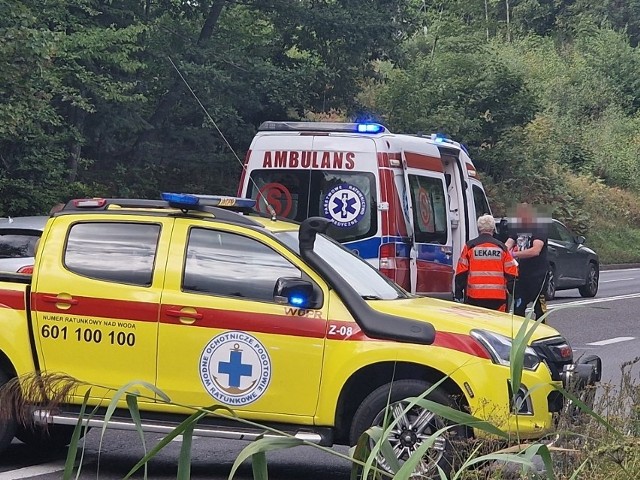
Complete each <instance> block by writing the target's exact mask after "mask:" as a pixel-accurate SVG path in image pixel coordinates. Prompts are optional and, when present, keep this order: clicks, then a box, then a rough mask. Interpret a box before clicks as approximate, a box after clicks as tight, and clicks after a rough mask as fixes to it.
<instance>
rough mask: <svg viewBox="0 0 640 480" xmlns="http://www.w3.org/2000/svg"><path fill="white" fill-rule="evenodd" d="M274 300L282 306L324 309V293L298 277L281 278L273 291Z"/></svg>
mask: <svg viewBox="0 0 640 480" xmlns="http://www.w3.org/2000/svg"><path fill="white" fill-rule="evenodd" d="M273 299H274V301H275V302H276V303H279V304H281V305H291V306H292V307H300V308H309V309H318V308H322V291H321V290H320V289H319V288H318V287H317V286H316V285H315V284H314V283H312V282H310V281H309V280H305V279H303V278H298V277H280V278H279V279H278V280H277V281H276V286H275V288H274V289H273Z"/></svg>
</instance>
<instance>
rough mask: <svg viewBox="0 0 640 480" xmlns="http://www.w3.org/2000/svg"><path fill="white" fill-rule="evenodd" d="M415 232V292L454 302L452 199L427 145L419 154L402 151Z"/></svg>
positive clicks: (434, 153) (432, 150)
mask: <svg viewBox="0 0 640 480" xmlns="http://www.w3.org/2000/svg"><path fill="white" fill-rule="evenodd" d="M403 164H404V166H405V183H406V185H407V187H408V188H407V191H408V198H407V203H408V209H409V217H410V220H411V230H412V252H411V258H412V261H411V270H412V271H411V273H412V288H411V290H412V291H413V292H415V293H417V294H423V295H429V296H436V297H441V298H447V299H450V298H451V291H452V290H451V289H452V285H453V274H454V265H453V249H452V235H451V222H450V221H449V199H448V196H447V193H446V192H447V184H446V180H445V174H444V169H443V165H442V161H441V159H440V156H439V153H438V149H437V148H436V147H435V146H431V145H430V144H427V143H424V144H423V145H422V146H421V148H420V152H419V153H418V152H411V151H408V150H407V149H406V148H405V149H404V151H403Z"/></svg>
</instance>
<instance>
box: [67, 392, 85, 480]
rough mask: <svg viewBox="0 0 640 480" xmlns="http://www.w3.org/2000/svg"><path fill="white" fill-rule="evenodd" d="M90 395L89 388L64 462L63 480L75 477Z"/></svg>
mask: <svg viewBox="0 0 640 480" xmlns="http://www.w3.org/2000/svg"><path fill="white" fill-rule="evenodd" d="M90 395H91V389H90V388H89V389H88V390H87V391H86V392H85V394H84V398H83V400H82V405H81V406H80V415H79V416H78V423H76V427H75V428H74V429H73V434H72V435H71V442H69V450H68V451H67V459H66V460H65V462H64V473H63V474H62V478H63V480H71V477H72V475H73V467H74V466H75V463H76V456H77V454H78V442H79V441H80V432H81V431H82V423H83V421H84V412H85V411H86V409H87V403H88V401H89V396H90ZM83 450H84V449H83ZM80 465H82V462H80Z"/></svg>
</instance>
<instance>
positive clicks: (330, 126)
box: [258, 121, 389, 134]
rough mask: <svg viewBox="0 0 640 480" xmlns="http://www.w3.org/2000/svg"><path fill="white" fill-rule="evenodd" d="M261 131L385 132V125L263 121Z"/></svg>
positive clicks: (259, 129)
mask: <svg viewBox="0 0 640 480" xmlns="http://www.w3.org/2000/svg"><path fill="white" fill-rule="evenodd" d="M258 131H259V132H340V133H369V134H376V133H385V132H388V131H389V130H387V128H386V127H385V126H384V125H380V124H379V123H341V122H272V121H269V122H263V123H262V124H261V125H260V127H259V128H258Z"/></svg>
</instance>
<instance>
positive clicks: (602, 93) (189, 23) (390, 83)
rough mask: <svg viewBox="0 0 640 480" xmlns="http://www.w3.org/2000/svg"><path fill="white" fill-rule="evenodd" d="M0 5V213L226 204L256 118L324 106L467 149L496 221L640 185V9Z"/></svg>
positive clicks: (629, 2) (524, 0)
mask: <svg viewBox="0 0 640 480" xmlns="http://www.w3.org/2000/svg"><path fill="white" fill-rule="evenodd" d="M0 13H1V15H0V193H1V195H0V215H23V214H30V213H44V212H46V211H47V210H48V208H49V207H50V206H51V205H52V204H54V203H56V202H58V201H61V200H64V199H67V198H69V197H70V196H74V195H114V196H133V195H135V196H144V197H153V198H155V197H157V195H158V192H159V191H161V190H165V189H177V190H182V191H194V192H208V193H213V192H216V193H217V192H220V193H227V194H229V193H234V192H235V189H236V185H235V179H237V178H238V177H239V172H240V168H241V167H240V162H239V160H238V158H242V156H243V155H244V152H245V151H246V149H247V147H248V144H249V142H250V140H251V138H252V136H253V134H254V132H255V130H256V128H257V126H258V125H259V124H260V123H261V122H262V121H264V120H267V119H286V118H290V119H291V118H294V119H316V118H322V117H323V116H326V115H330V116H333V117H338V118H343V119H354V118H375V119H379V120H381V121H383V122H385V123H386V124H388V126H389V127H390V128H391V129H392V130H393V131H405V132H417V131H423V132H433V131H441V132H445V133H447V134H449V135H451V136H452V137H453V138H455V139H458V140H460V141H463V142H464V143H466V144H467V145H468V146H469V148H470V150H471V152H472V156H473V157H474V159H475V161H476V162H477V165H478V167H479V168H480V170H481V171H482V172H483V174H484V180H485V182H486V183H487V184H488V185H489V191H490V193H491V194H492V202H493V204H494V209H495V210H496V211H497V212H498V213H502V211H504V207H505V202H506V199H510V200H513V199H516V200H518V199H523V198H529V199H531V200H533V201H536V202H544V203H550V204H552V205H553V206H554V207H555V208H556V211H557V215H558V216H559V217H560V218H564V219H566V220H569V223H570V224H572V225H573V226H576V227H579V228H580V227H581V228H582V229H586V228H588V227H594V226H595V225H596V223H597V221H596V219H595V217H596V215H595V214H594V212H592V211H587V208H586V206H585V205H587V204H594V202H593V199H592V198H591V199H590V196H593V195H594V192H596V191H601V192H603V191H604V192H606V193H603V194H604V195H610V193H611V192H610V191H609V190H607V188H610V187H613V188H615V189H618V190H614V193H613V195H615V192H617V191H620V192H623V191H629V192H631V195H632V197H633V198H635V197H637V192H639V191H640V175H639V173H640V53H639V50H638V43H639V41H640V2H638V1H637V0H602V1H600V2H596V3H594V2H591V1H589V0H500V1H498V0H473V1H466V0H438V1H435V0H434V1H418V0H404V1H403V0H368V1H366V0H274V1H265V0H238V1H233V0H209V1H186V0H144V1H143V0H109V1H107V0H39V1H35V0H0ZM172 63H174V64H175V65H176V66H177V67H178V69H179V70H180V72H181V73H182V74H183V75H184V76H185V78H186V79H187V81H188V82H189V86H190V87H191V88H192V89H193V90H194V92H195V93H196V95H197V96H198V98H199V99H200V101H201V102H202V104H203V105H204V106H205V107H206V109H207V110H208V112H209V113H210V115H211V118H212V119H213V121H214V122H215V125H213V124H212V123H211V122H210V120H209V119H208V118H207V115H206V114H205V112H204V111H203V110H202V109H201V108H200V106H199V105H198V103H197V101H196V99H195V98H194V97H193V96H192V95H191V93H190V92H189V89H188V87H187V85H186V84H185V82H183V80H182V79H181V78H180V76H179V75H178V71H177V70H176V69H174V67H173V65H172ZM218 128H219V130H220V132H222V134H223V135H224V138H223V137H222V135H221V134H220V133H219V132H218V131H217V129H218ZM225 139H226V141H225ZM227 141H228V144H227ZM576 178H580V179H581V180H580V181H577V180H576ZM576 186H578V187H581V188H576ZM603 188H604V189H605V190H602V189H603ZM625 201H626V200H625ZM627 203H628V202H627ZM595 204H597V202H595ZM631 204H632V205H631V207H630V208H631V212H630V213H629V215H630V216H631V217H634V219H635V217H636V216H637V212H636V210H635V209H636V208H638V206H637V202H635V203H634V202H633V201H632V202H631ZM639 211H640V210H639ZM604 213H605V212H603V214H604ZM629 215H628V216H629ZM623 220H624V221H630V218H626V220H625V219H623Z"/></svg>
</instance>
